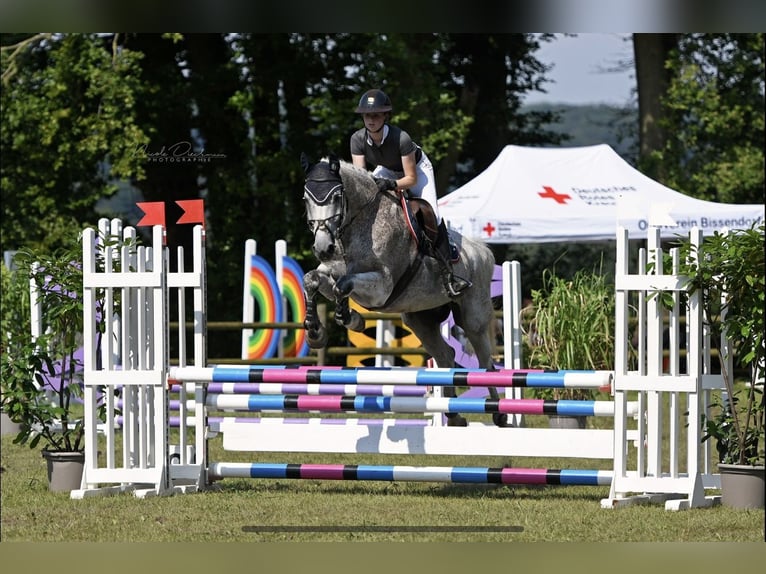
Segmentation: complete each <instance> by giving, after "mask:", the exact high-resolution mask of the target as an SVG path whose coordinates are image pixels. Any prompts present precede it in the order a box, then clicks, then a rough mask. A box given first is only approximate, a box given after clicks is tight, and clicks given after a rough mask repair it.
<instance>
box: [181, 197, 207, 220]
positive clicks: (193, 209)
mask: <svg viewBox="0 0 766 574" xmlns="http://www.w3.org/2000/svg"><path fill="white" fill-rule="evenodd" d="M176 205H178V207H180V208H181V209H183V210H184V214H183V215H182V216H181V217H180V218H179V219H178V221H177V222H176V223H201V224H202V226H203V227H204V226H205V200H204V199H181V200H179V201H176Z"/></svg>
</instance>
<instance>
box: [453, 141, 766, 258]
mask: <svg viewBox="0 0 766 574" xmlns="http://www.w3.org/2000/svg"><path fill="white" fill-rule="evenodd" d="M439 213H440V214H441V216H442V217H443V218H444V219H445V220H446V221H447V223H448V225H449V226H450V227H451V228H453V229H457V230H458V231H459V232H460V233H461V234H463V235H465V236H468V237H473V238H478V239H481V240H483V241H485V242H486V243H544V242H552V241H592V240H602V239H614V238H615V236H616V231H617V225H618V224H619V225H621V226H623V227H626V228H627V229H628V230H629V231H630V235H631V237H641V236H642V235H645V232H646V229H647V228H648V227H649V226H660V227H661V228H662V236H663V237H667V238H672V237H676V236H677V235H685V234H686V233H687V232H688V230H689V229H691V228H692V227H695V226H696V227H699V228H701V229H702V230H703V233H704V234H706V235H710V234H712V233H713V232H714V231H716V230H718V231H722V230H724V229H741V228H747V227H750V225H751V224H752V223H753V222H755V221H763V218H764V206H763V205H734V204H723V203H713V202H709V201H702V200H699V199H694V198H692V197H688V196H686V195H683V194H682V193H679V192H677V191H674V190H672V189H670V188H669V187H666V186H664V185H662V184H660V183H658V182H656V181H654V180H653V179H651V178H649V177H647V176H645V175H643V174H642V173H641V172H639V171H638V170H636V169H635V168H633V167H632V166H631V165H630V164H629V163H627V162H626V161H625V160H623V159H622V158H621V157H620V156H619V155H618V154H617V152H615V151H614V150H613V149H612V148H611V147H610V146H608V145H606V144H601V145H593V146H583V147H569V148H539V147H522V146H513V145H509V146H506V147H505V148H504V149H503V151H502V152H501V153H500V155H499V156H498V157H497V158H496V159H495V161H493V162H492V164H491V165H490V166H489V167H488V168H487V169H486V170H484V171H483V172H482V173H480V174H479V175H478V176H476V177H475V178H474V179H472V180H471V181H469V182H468V183H466V184H465V185H464V186H462V187H460V188H458V189H456V190H455V191H453V192H452V193H449V194H447V195H445V196H444V197H442V198H441V199H440V200H439Z"/></svg>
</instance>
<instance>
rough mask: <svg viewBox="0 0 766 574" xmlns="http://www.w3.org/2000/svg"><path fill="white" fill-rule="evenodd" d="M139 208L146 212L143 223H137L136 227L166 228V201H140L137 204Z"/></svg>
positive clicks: (142, 219)
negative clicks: (155, 226) (158, 226)
mask: <svg viewBox="0 0 766 574" xmlns="http://www.w3.org/2000/svg"><path fill="white" fill-rule="evenodd" d="M136 205H137V206H138V208H139V209H140V210H141V211H143V212H144V216H143V217H142V218H141V221H139V222H138V223H136V227H141V226H144V225H162V227H163V228H164V227H165V202H164V201H139V202H136Z"/></svg>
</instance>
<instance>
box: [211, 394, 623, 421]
mask: <svg viewBox="0 0 766 574" xmlns="http://www.w3.org/2000/svg"><path fill="white" fill-rule="evenodd" d="M205 405H206V406H208V407H214V408H218V409H236V410H245V411H252V412H255V411H288V412H309V411H315V412H357V413H384V412H385V413H440V412H441V413H450V412H460V413H475V414H486V413H506V414H524V415H569V416H614V403H613V402H612V401H571V400H558V401H556V400H543V399H481V398H463V397H455V398H449V397H377V396H376V397H373V396H370V397H368V396H342V395H320V396H315V395H213V394H211V395H208V396H207V397H206V399H205Z"/></svg>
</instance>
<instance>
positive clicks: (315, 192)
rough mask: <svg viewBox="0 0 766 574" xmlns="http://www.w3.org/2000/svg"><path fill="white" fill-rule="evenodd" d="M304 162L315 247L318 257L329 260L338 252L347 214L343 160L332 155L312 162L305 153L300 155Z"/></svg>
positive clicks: (307, 213) (305, 192) (306, 194)
mask: <svg viewBox="0 0 766 574" xmlns="http://www.w3.org/2000/svg"><path fill="white" fill-rule="evenodd" d="M301 165H302V166H303V171H304V172H305V173H306V181H305V183H304V186H303V201H304V202H305V204H306V220H307V221H308V224H309V229H310V230H311V233H312V234H313V235H314V243H313V245H312V249H313V251H314V255H315V256H316V257H317V259H319V260H320V261H329V260H331V259H332V258H333V257H334V256H335V255H336V245H335V244H336V238H337V236H338V232H339V230H340V228H341V225H342V224H343V218H344V216H345V213H346V201H345V196H344V193H343V180H342V179H341V177H340V161H339V160H338V158H337V157H336V156H332V155H331V156H330V157H329V158H325V159H322V160H320V161H319V162H318V163H315V164H312V163H311V162H310V160H309V159H308V157H307V156H306V154H301Z"/></svg>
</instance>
